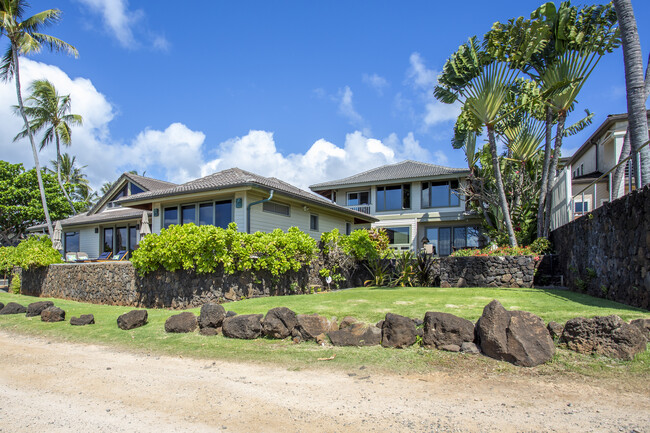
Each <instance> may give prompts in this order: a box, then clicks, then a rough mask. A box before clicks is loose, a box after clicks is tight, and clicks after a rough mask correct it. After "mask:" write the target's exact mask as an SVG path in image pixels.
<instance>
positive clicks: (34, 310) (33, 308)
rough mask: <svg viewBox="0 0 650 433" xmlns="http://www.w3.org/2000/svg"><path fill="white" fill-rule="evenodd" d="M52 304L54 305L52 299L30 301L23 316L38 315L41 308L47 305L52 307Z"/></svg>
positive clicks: (43, 308)
mask: <svg viewBox="0 0 650 433" xmlns="http://www.w3.org/2000/svg"><path fill="white" fill-rule="evenodd" d="M53 306H54V302H52V301H39V302H32V303H31V304H29V305H28V306H27V314H25V316H26V317H35V316H40V315H41V312H42V311H43V310H45V309H46V308H47V307H53Z"/></svg>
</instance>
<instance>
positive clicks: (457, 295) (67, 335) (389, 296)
mask: <svg viewBox="0 0 650 433" xmlns="http://www.w3.org/2000/svg"><path fill="white" fill-rule="evenodd" d="M47 299H48V298H33V297H29V296H22V295H13V294H7V293H2V292H0V302H3V303H5V304H6V303H7V302H18V303H20V304H23V305H27V304H29V303H31V302H35V301H38V300H47ZM492 299H498V300H499V301H500V302H501V303H502V304H503V305H504V306H505V307H506V308H507V309H521V310H526V311H530V312H532V313H534V314H537V315H539V316H541V317H542V318H543V319H544V320H545V321H546V322H548V321H550V320H554V321H557V322H561V323H563V322H566V321H567V320H568V319H570V318H573V317H577V316H583V317H592V316H597V315H609V314H617V315H619V316H621V317H622V318H623V319H624V320H631V319H635V318H643V317H650V312H648V311H644V310H640V309H637V308H633V307H629V306H626V305H623V304H619V303H616V302H611V301H607V300H604V299H598V298H593V297H590V296H587V295H583V294H578V293H573V292H568V291H561V290H541V289H491V288H462V289H459V288H450V289H441V288H395V289H392V288H356V289H349V290H343V291H338V292H331V293H321V294H315V295H298V296H284V297H271V298H256V299H247V300H243V301H239V302H232V303H229V304H225V305H224V306H225V307H226V309H227V310H232V311H235V312H237V313H238V314H250V313H266V311H268V310H269V309H271V308H273V307H278V306H286V307H289V308H291V309H292V310H294V311H296V312H297V313H300V314H311V313H318V314H321V315H324V316H328V317H330V316H337V317H338V318H339V319H341V318H343V317H344V316H348V315H350V316H354V317H356V318H358V319H359V320H362V321H365V322H370V323H374V322H376V321H378V320H380V319H382V318H383V317H384V316H385V314H386V313H387V312H393V313H397V314H402V315H406V316H410V317H423V316H424V313H425V312H426V311H445V312H449V313H453V314H456V315H458V316H461V317H465V318H467V319H470V320H472V321H475V320H476V319H478V317H479V316H480V315H481V312H482V310H483V307H484V306H485V305H486V304H487V303H489V302H490V301H491V300H492ZM49 300H52V301H54V303H55V305H57V306H58V307H60V308H63V309H64V310H65V311H66V319H68V321H69V318H70V317H72V316H79V315H81V314H88V313H92V314H94V315H95V322H96V324H95V325H90V326H84V327H77V326H70V324H69V323H68V321H66V322H59V323H44V322H41V320H40V317H34V318H26V317H25V316H24V315H8V316H0V330H7V331H12V332H17V333H21V334H28V335H36V336H41V337H45V338H54V339H57V340H63V341H72V342H83V343H93V344H104V345H109V346H115V347H118V348H120V349H123V350H129V351H136V352H146V353H152V354H167V355H182V356H191V357H194V358H208V359H219V360H230V361H247V362H259V363H273V364H278V365H283V366H286V368H287V369H289V370H297V369H302V368H323V367H325V368H335V369H342V370H357V369H358V368H359V367H360V366H364V367H366V368H368V369H369V371H388V372H392V373H427V372H430V371H432V370H449V371H468V372H477V373H476V374H479V373H478V372H480V374H486V373H494V374H519V375H521V374H524V375H528V374H539V375H550V374H558V373H559V374H578V375H586V376H590V377H600V378H618V379H621V378H628V379H629V378H632V377H638V378H639V380H641V381H644V380H647V379H648V378H650V351H646V352H645V353H642V354H640V355H638V356H637V357H636V359H635V360H634V361H617V360H612V359H608V358H604V357H596V356H586V355H580V354H576V353H573V352H570V351H567V350H562V349H560V350H558V353H557V354H556V356H555V358H554V359H553V360H552V361H551V362H549V363H547V364H545V365H542V366H538V367H535V368H533V369H522V368H518V367H514V366H512V365H510V364H507V363H504V362H497V361H494V360H491V359H488V358H486V357H480V356H479V357H477V356H471V355H464V354H454V353H447V352H442V351H437V350H430V349H426V348H422V347H418V346H414V347H411V348H408V349H404V350H396V349H384V348H382V347H366V348H354V347H321V346H318V345H316V344H315V343H303V344H299V345H296V344H293V343H292V342H291V341H289V340H270V339H264V338H261V339H257V340H252V341H250V340H235V339H228V338H225V337H223V336H217V337H204V336H201V335H199V334H198V332H195V333H192V334H167V333H165V331H164V323H165V320H166V319H167V318H168V317H169V316H171V315H173V314H177V313H178V311H172V310H162V309H148V312H149V323H148V324H147V325H146V326H144V327H141V328H137V329H133V330H130V331H122V330H120V329H119V328H118V327H117V324H116V320H117V317H118V316H119V315H120V314H122V313H125V312H127V311H130V310H132V309H133V308H132V307H121V306H108V305H95V304H86V303H81V302H75V301H69V300H61V299H51V298H50V299H49ZM189 311H193V312H194V313H196V314H198V313H199V308H194V309H190V310H189ZM332 355H336V358H335V359H334V360H332V361H328V362H322V361H318V358H329V357H331V356H332ZM631 382H636V383H647V382H639V381H637V380H634V381H631Z"/></svg>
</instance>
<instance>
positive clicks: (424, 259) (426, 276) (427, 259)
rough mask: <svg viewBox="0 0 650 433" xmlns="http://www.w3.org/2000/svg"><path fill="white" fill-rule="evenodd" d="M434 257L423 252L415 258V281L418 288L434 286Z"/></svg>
mask: <svg viewBox="0 0 650 433" xmlns="http://www.w3.org/2000/svg"><path fill="white" fill-rule="evenodd" d="M433 260H434V259H433V257H431V255H430V254H426V253H424V252H421V253H419V254H417V256H415V281H416V283H417V285H418V286H422V287H428V286H430V285H432V284H433V280H432V272H433Z"/></svg>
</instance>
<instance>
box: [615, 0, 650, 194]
mask: <svg viewBox="0 0 650 433" xmlns="http://www.w3.org/2000/svg"><path fill="white" fill-rule="evenodd" d="M614 7H615V8H616V15H617V17H618V22H619V27H620V29H621V39H622V42H623V59H624V62H625V89H626V93H627V121H628V131H629V135H630V145H631V147H632V149H633V150H634V151H640V155H641V167H639V166H638V163H637V159H636V158H632V161H634V163H633V164H634V168H635V170H634V172H635V173H636V187H637V188H640V187H641V186H643V185H647V184H649V183H650V150H648V148H647V147H645V148H643V149H640V148H641V146H642V145H643V143H645V142H646V141H647V140H648V118H647V112H646V107H645V101H646V89H645V81H644V79H643V57H642V53H641V42H640V40H639V32H638V29H637V25H636V19H635V18H634V10H633V9H632V2H631V1H630V0H614ZM639 175H640V176H639Z"/></svg>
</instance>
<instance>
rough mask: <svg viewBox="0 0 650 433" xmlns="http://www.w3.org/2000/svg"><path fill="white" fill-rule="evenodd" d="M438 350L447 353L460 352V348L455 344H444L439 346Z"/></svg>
mask: <svg viewBox="0 0 650 433" xmlns="http://www.w3.org/2000/svg"><path fill="white" fill-rule="evenodd" d="M438 349H440V350H445V351H447V352H460V346H459V345H457V344H445V345H444V346H439V347H438Z"/></svg>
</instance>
